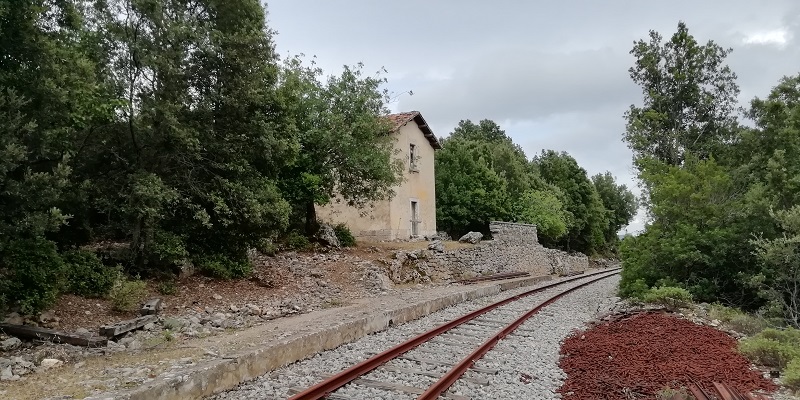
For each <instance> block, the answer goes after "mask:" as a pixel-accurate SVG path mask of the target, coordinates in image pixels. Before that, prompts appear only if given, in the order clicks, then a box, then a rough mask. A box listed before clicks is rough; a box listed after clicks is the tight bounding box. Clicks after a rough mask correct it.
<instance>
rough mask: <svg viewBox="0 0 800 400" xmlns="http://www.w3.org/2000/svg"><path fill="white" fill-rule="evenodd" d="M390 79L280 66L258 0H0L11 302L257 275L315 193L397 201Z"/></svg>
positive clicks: (37, 303) (3, 252)
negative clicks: (176, 278) (256, 251)
mask: <svg viewBox="0 0 800 400" xmlns="http://www.w3.org/2000/svg"><path fill="white" fill-rule="evenodd" d="M383 82H384V80H383V78H381V77H380V75H377V76H372V75H371V74H370V75H369V76H367V75H366V74H364V73H363V71H362V67H361V66H360V65H359V66H355V67H346V68H345V69H344V71H343V72H342V73H341V74H340V75H339V76H331V77H327V78H325V77H323V76H321V72H320V71H319V70H318V69H315V67H314V66H313V64H312V65H308V66H307V65H304V64H303V62H302V60H301V59H300V58H289V59H287V60H283V61H282V60H281V59H280V58H279V57H278V56H277V54H276V53H275V49H274V42H273V32H272V31H271V30H270V29H269V28H268V27H267V26H266V22H265V10H264V8H263V6H262V5H261V4H260V2H259V1H257V0H103V1H101V0H20V1H17V0H14V1H11V0H0V293H2V298H0V303H6V304H7V305H11V306H18V307H21V308H22V309H23V310H24V311H26V312H28V311H36V310H41V309H42V308H45V307H48V306H49V305H50V304H52V302H53V301H54V299H55V298H56V297H57V295H58V294H60V293H63V292H64V291H72V292H76V293H79V294H84V295H90V296H100V295H103V294H104V293H107V292H109V291H112V289H114V288H116V289H115V290H116V292H117V293H122V294H121V295H120V296H118V297H120V298H122V297H124V298H126V299H127V298H131V297H135V296H129V295H128V294H127V293H128V292H129V291H126V290H122V289H126V288H131V287H134V286H135V285H138V283H136V282H133V283H126V282H123V281H121V279H124V278H123V277H121V276H119V274H118V271H119V270H118V269H117V265H121V266H122V267H123V269H124V270H125V271H126V272H127V273H128V274H130V275H136V274H140V275H142V276H148V275H160V274H163V273H165V272H167V273H169V272H176V271H177V270H179V268H180V267H181V265H184V264H185V263H187V262H193V263H194V264H196V266H198V268H199V269H200V270H201V271H204V272H205V273H208V274H210V275H213V276H217V277H221V278H229V277H238V276H243V275H247V274H248V273H249V271H250V268H251V267H250V265H249V264H248V263H247V258H246V254H247V250H248V249H249V248H254V247H258V246H259V245H261V244H263V243H265V242H269V243H272V242H273V241H275V240H278V239H279V237H280V236H284V235H286V233H287V232H291V231H294V230H297V229H299V228H300V227H302V226H303V225H305V226H306V227H307V228H309V229H313V222H314V219H315V216H314V214H313V209H314V207H313V206H314V204H325V203H327V202H329V201H331V200H332V197H333V194H334V193H338V194H340V195H341V198H339V199H337V200H340V201H345V202H347V203H349V204H352V205H355V206H362V205H364V204H366V203H367V202H369V201H372V200H376V199H382V198H386V197H387V196H389V195H391V187H392V186H393V185H395V184H396V183H397V182H398V181H399V177H400V175H399V167H398V165H397V163H395V162H393V153H392V144H391V142H390V140H389V136H388V135H386V133H387V125H386V124H387V121H386V119H385V118H383V116H384V115H385V114H386V108H385V106H384V104H385V101H386V93H385V92H384V91H382V90H381V85H382V84H383ZM96 243H101V244H102V245H100V246H95V245H94V244H96ZM87 244H93V249H96V248H98V247H102V248H103V249H101V250H102V251H100V255H101V257H100V258H98V257H95V256H88V255H87V254H86V253H82V252H79V251H78V250H76V249H77V248H79V247H83V246H85V245H87ZM101 264H102V265H101ZM115 280H116V281H115ZM88 281H91V282H88ZM115 285H116V286H115ZM2 305H3V304H0V308H2Z"/></svg>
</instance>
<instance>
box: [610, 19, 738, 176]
mask: <svg viewBox="0 0 800 400" xmlns="http://www.w3.org/2000/svg"><path fill="white" fill-rule="evenodd" d="M730 52H731V49H723V48H722V47H720V46H719V45H718V44H716V43H714V42H713V41H709V42H708V43H706V44H705V45H701V44H699V43H698V42H697V41H696V40H695V38H694V37H693V36H692V35H690V34H689V30H688V28H687V27H686V24H685V23H683V22H680V23H678V30H677V32H675V34H673V35H672V37H671V38H670V39H669V40H668V41H666V42H665V41H664V40H663V37H662V36H661V35H660V34H659V33H658V32H655V31H650V39H649V41H645V40H639V41H637V42H635V43H634V47H633V49H632V50H631V54H632V55H633V56H634V57H636V63H635V64H634V66H633V67H631V68H630V70H629V72H630V76H631V79H633V81H634V83H636V84H638V85H639V86H641V88H642V92H643V94H644V103H643V105H642V106H641V107H637V106H633V105H632V106H631V107H630V109H629V110H628V111H627V112H626V114H625V117H626V119H627V126H626V131H625V134H624V136H623V138H624V140H625V141H626V142H627V143H628V146H630V148H631V149H632V150H633V152H634V155H635V157H636V158H637V159H643V158H654V159H656V160H659V161H661V162H663V163H665V164H668V165H681V164H682V163H683V162H684V159H685V157H686V154H687V153H690V154H694V156H696V157H700V158H707V157H708V156H710V155H711V154H713V153H715V151H717V150H718V149H719V146H720V145H722V144H724V143H727V142H729V140H730V139H731V138H732V136H733V134H734V133H735V132H736V129H737V127H738V123H737V121H736V118H735V115H734V112H735V108H736V104H737V103H736V97H737V96H738V94H739V87H738V85H737V84H736V74H734V73H733V71H731V69H730V68H729V67H728V66H727V65H725V58H726V57H727V56H728V54H729V53H730ZM640 168H641V167H640Z"/></svg>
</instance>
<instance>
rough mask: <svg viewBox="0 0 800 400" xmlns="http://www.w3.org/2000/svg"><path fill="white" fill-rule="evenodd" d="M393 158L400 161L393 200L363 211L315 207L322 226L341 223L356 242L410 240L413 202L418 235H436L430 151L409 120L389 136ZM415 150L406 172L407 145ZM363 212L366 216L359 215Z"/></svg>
mask: <svg viewBox="0 0 800 400" xmlns="http://www.w3.org/2000/svg"><path fill="white" fill-rule="evenodd" d="M392 136H393V137H394V139H395V144H394V147H395V149H396V150H397V156H396V157H398V158H399V159H401V160H402V161H403V174H404V179H403V182H402V183H401V184H400V185H399V186H398V187H396V188H395V196H394V197H393V198H392V199H390V200H387V201H382V202H378V203H375V204H373V206H374V207H372V208H370V209H367V210H358V209H356V208H353V207H348V206H347V204H345V203H341V202H340V203H336V202H332V203H331V204H329V205H327V206H324V207H319V206H318V207H317V218H318V219H319V220H321V221H324V222H330V223H345V224H347V226H348V227H349V228H350V230H351V231H352V232H353V235H354V236H356V237H357V238H359V239H366V240H392V239H408V238H410V237H411V201H412V200H414V201H417V204H418V210H419V221H420V223H419V235H420V236H433V235H435V234H436V177H435V174H434V169H433V168H434V159H433V158H434V152H435V150H434V148H433V147H432V146H431V145H430V143H429V142H428V139H426V138H425V136H424V135H423V133H422V131H421V130H420V129H419V127H418V126H417V124H416V123H415V122H414V121H413V120H412V121H410V122H409V123H408V124H406V125H404V126H402V127H400V128H399V129H398V130H397V131H395V132H394V133H392ZM412 143H413V144H414V145H415V146H416V152H417V155H418V157H417V162H416V165H417V172H412V171H410V160H409V151H410V145H411V144H412ZM363 212H366V215H361V214H362V213H363Z"/></svg>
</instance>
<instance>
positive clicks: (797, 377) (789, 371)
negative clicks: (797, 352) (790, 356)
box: [781, 357, 800, 390]
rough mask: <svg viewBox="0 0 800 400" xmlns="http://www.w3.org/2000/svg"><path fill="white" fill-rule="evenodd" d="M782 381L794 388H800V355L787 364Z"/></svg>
mask: <svg viewBox="0 0 800 400" xmlns="http://www.w3.org/2000/svg"><path fill="white" fill-rule="evenodd" d="M781 381H782V382H783V384H784V385H786V387H788V388H790V389H792V390H800V357H797V358H795V359H794V360H792V361H791V362H790V363H789V364H787V365H786V369H785V370H783V377H782V378H781Z"/></svg>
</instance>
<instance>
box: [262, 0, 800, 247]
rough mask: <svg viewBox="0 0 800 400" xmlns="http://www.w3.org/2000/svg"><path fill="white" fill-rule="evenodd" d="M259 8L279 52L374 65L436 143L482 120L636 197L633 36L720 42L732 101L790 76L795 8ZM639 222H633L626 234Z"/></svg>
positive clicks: (424, 4)
mask: <svg viewBox="0 0 800 400" xmlns="http://www.w3.org/2000/svg"><path fill="white" fill-rule="evenodd" d="M759 3H760V4H759ZM267 10H268V13H269V16H268V20H269V24H270V26H271V27H272V28H273V29H275V30H277V31H278V36H277V37H276V42H277V47H278V51H279V52H280V53H281V54H282V55H286V54H297V53H304V54H306V55H308V56H311V55H315V56H317V61H318V62H319V65H320V66H321V67H322V68H323V69H324V70H325V71H326V72H329V73H337V72H339V71H340V70H341V66H342V65H344V64H350V65H352V64H355V63H358V62H363V63H364V64H365V66H366V69H367V70H368V71H377V70H378V69H380V68H381V67H385V68H386V69H387V70H388V74H387V75H386V76H387V78H388V80H389V82H388V84H387V88H388V89H389V90H390V91H391V92H394V93H395V94H396V95H399V96H398V97H397V99H396V101H395V102H393V103H392V104H391V109H392V110H393V111H410V110H417V111H420V112H422V115H423V116H424V117H425V119H426V120H427V121H428V123H429V124H430V125H431V127H432V129H433V131H434V133H435V134H436V135H437V136H447V135H449V133H450V132H451V131H452V130H453V128H454V127H455V126H456V124H457V123H458V121H460V120H462V119H471V120H473V121H476V122H477V121H478V120H481V119H491V120H494V121H495V122H497V123H498V124H500V126H501V127H502V128H504V129H505V131H506V133H508V134H509V135H510V136H511V137H512V138H513V140H514V142H516V143H518V144H520V145H521V146H522V148H523V149H524V150H525V152H526V154H527V155H528V156H529V157H531V156H533V155H536V154H538V153H539V152H540V151H541V150H542V149H553V150H557V151H566V152H568V153H569V154H571V155H572V156H573V157H575V158H576V159H577V160H578V163H579V164H580V165H581V166H582V167H584V168H585V169H586V170H587V171H588V172H589V174H590V175H594V174H596V173H600V172H604V171H611V173H612V174H614V175H615V176H616V177H617V178H618V181H619V182H622V183H625V184H627V185H628V187H630V188H631V189H633V190H634V192H635V193H637V194H638V193H639V191H638V189H637V188H636V181H635V172H634V171H633V169H632V167H631V157H632V154H631V152H630V150H628V148H627V147H626V145H625V144H624V143H623V142H622V141H621V137H622V132H623V131H624V128H625V121H624V120H623V113H624V112H625V110H626V109H627V108H628V107H629V106H630V105H631V104H640V103H641V98H642V96H641V92H640V89H639V88H638V87H637V86H636V85H634V84H633V83H632V82H631V80H630V78H629V76H628V68H629V67H630V66H631V65H633V62H634V59H633V57H632V56H631V55H630V54H629V51H630V49H631V48H632V46H633V42H634V41H635V40H638V39H644V38H647V35H648V31H649V30H650V29H653V30H656V31H658V32H660V33H661V34H662V36H664V37H667V38H668V37H669V36H671V35H672V33H674V32H675V30H676V28H677V24H678V21H680V20H682V21H685V22H686V24H687V26H688V28H689V32H690V33H691V34H692V35H694V36H695V38H696V39H697V40H698V41H700V42H702V43H705V42H706V41H708V40H714V41H716V42H717V43H719V44H721V45H723V46H725V47H732V48H733V49H734V52H733V53H732V54H731V55H730V56H729V58H728V62H729V65H730V66H731V67H732V68H733V70H734V71H735V72H736V73H737V74H738V76H739V79H738V82H739V85H740V86H741V89H742V93H741V96H740V101H741V102H742V103H743V104H746V103H748V102H749V101H750V100H751V99H752V98H753V97H754V96H760V97H764V96H766V95H767V94H768V93H769V90H770V89H771V88H772V87H773V86H774V85H775V84H776V83H777V81H778V79H779V78H780V77H782V76H785V75H795V74H797V73H800V1H797V0H764V1H762V2H755V1H752V0H748V1H743V0H742V1H740V0H713V1H710V0H707V1H696V0H695V1H680V0H679V1H676V0H671V1H666V0H663V1H659V2H655V1H641V0H618V1H612V0H608V1H594V0H563V1H560V2H550V1H547V2H545V1H519V0H518V1H511V0H494V1H491V2H490V1H485V0H484V1H477V0H436V1H434V0H404V1H377V0H324V1H321V0H272V1H268V4H267ZM407 91H413V93H414V95H413V96H409V95H408V94H403V93H404V92H407ZM642 226H643V221H642V217H641V215H640V216H637V219H636V220H635V221H634V222H633V223H632V224H631V226H630V227H628V230H629V231H637V230H640V229H641V228H642Z"/></svg>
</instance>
